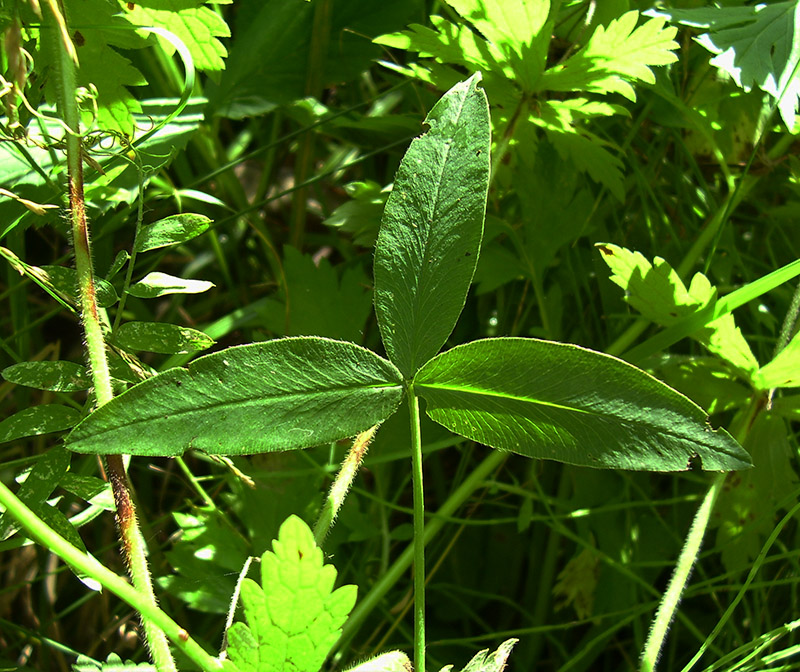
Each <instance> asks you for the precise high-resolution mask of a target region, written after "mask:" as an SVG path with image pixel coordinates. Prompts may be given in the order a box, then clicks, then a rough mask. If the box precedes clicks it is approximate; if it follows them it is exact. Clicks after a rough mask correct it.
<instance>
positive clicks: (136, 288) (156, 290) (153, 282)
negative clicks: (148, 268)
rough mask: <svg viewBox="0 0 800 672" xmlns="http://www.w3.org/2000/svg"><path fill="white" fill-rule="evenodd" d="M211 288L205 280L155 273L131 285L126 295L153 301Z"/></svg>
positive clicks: (196, 292)
mask: <svg viewBox="0 0 800 672" xmlns="http://www.w3.org/2000/svg"><path fill="white" fill-rule="evenodd" d="M212 287H214V283H213V282H208V281H207V280H191V279H189V278H176V277H175V276H174V275H168V274H167V273H160V272H158V271H155V272H153V273H148V274H147V275H146V276H144V277H143V278H142V279H141V280H139V282H137V283H136V284H134V285H131V286H130V288H129V289H128V293H129V294H130V295H131V296H136V297H138V298H140V299H154V298H156V297H159V296H164V295H166V294H200V293H202V292H205V291H208V290H209V289H211V288H212Z"/></svg>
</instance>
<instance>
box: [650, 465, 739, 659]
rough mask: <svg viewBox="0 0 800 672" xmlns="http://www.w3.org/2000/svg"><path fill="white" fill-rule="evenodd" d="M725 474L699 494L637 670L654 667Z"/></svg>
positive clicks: (715, 478) (695, 558) (719, 475)
mask: <svg viewBox="0 0 800 672" xmlns="http://www.w3.org/2000/svg"><path fill="white" fill-rule="evenodd" d="M726 475H727V474H718V475H716V476H715V477H714V480H713V481H712V482H711V487H710V488H709V489H708V492H706V496H705V497H704V498H703V503H702V504H701V505H700V508H699V509H698V510H697V513H696V514H695V517H694V520H693V521H692V527H691V528H690V529H689V534H688V536H687V537H686V542H685V543H684V546H683V548H682V549H681V553H680V555H679V556H678V562H677V564H676V565H675V572H674V573H673V575H672V578H671V579H670V582H669V586H668V587H667V590H666V592H665V593H664V596H663V598H662V599H661V604H660V605H659V607H658V611H657V612H656V617H655V619H653V624H652V626H651V627H650V634H649V635H648V637H647V641H646V642H645V645H644V651H643V653H642V663H641V666H640V668H639V669H640V670H641V672H652V671H653V670H654V669H655V667H656V662H657V661H658V656H659V654H660V653H661V647H662V646H663V645H664V639H665V637H666V635H667V630H669V626H670V624H671V623H672V619H673V618H674V617H675V612H676V610H677V608H678V603H679V602H680V599H681V595H683V591H684V590H685V589H686V584H687V582H688V581H689V575H690V574H691V572H692V568H693V567H694V563H695V561H696V560H697V554H698V553H699V552H700V546H701V545H702V543H703V537H704V536H705V532H706V528H707V527H708V522H709V520H710V519H711V512H712V511H713V510H714V504H716V501H717V498H718V497H719V493H720V492H722V486H723V484H724V483H725V477H726Z"/></svg>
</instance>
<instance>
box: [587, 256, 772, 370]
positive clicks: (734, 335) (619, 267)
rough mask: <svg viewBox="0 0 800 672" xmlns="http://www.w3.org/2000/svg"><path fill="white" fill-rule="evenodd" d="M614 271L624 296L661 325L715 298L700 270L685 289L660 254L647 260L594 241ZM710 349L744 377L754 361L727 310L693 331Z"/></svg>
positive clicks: (752, 366)
mask: <svg viewBox="0 0 800 672" xmlns="http://www.w3.org/2000/svg"><path fill="white" fill-rule="evenodd" d="M598 247H599V249H600V252H601V253H602V257H603V261H605V262H606V264H608V267H609V268H610V269H611V271H612V276H611V281H612V282H613V283H614V284H616V285H619V286H620V287H622V289H624V290H625V300H626V301H627V302H628V303H629V304H630V305H631V306H633V307H634V308H635V309H636V310H638V311H639V312H640V313H641V314H642V315H643V316H644V317H646V318H647V319H649V320H652V321H653V322H655V323H656V324H660V325H661V326H671V325H673V324H676V323H677V322H681V321H682V320H684V319H686V318H687V317H689V316H690V315H692V314H694V313H696V312H698V311H700V310H702V309H703V308H705V307H706V306H707V305H709V304H710V303H711V302H713V301H716V298H717V290H716V288H715V287H713V286H712V285H711V283H710V282H709V280H708V278H707V277H706V276H705V275H703V274H702V273H696V274H695V276H694V277H693V278H692V281H691V283H690V285H689V287H688V289H687V287H686V285H684V284H683V281H682V280H681V279H680V277H678V274H677V273H676V272H675V270H674V269H673V268H672V266H670V265H669V264H668V263H667V262H666V261H664V259H662V258H661V257H656V258H655V259H654V260H653V263H652V264H651V263H650V262H649V261H648V260H647V259H646V258H645V257H644V255H642V254H641V253H639V252H632V251H631V250H627V249H625V248H624V247H619V246H617V245H611V244H608V243H603V244H602V245H599V246H598ZM692 338H695V339H696V340H698V341H700V343H702V344H703V345H704V346H705V347H706V348H708V350H709V351H710V352H712V353H714V354H716V355H718V356H719V357H721V358H722V359H724V360H725V361H727V362H729V363H730V364H732V365H733V366H734V367H736V368H737V369H739V370H740V371H742V372H744V373H745V375H747V376H748V377H749V376H750V375H752V374H753V373H754V372H755V371H756V370H757V369H758V361H757V360H756V358H755V356H754V355H753V352H752V350H751V349H750V346H749V345H748V343H747V341H746V340H745V339H744V336H742V332H741V331H740V330H739V328H738V327H737V326H736V324H735V322H734V319H733V315H731V314H730V313H728V314H726V315H723V316H722V317H719V318H717V319H716V320H714V321H712V322H709V323H708V324H706V325H705V326H704V327H702V328H701V329H699V330H698V331H696V332H695V333H693V334H692Z"/></svg>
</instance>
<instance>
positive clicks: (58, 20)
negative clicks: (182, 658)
mask: <svg viewBox="0 0 800 672" xmlns="http://www.w3.org/2000/svg"><path fill="white" fill-rule="evenodd" d="M47 7H48V11H45V15H46V18H45V22H46V23H45V25H46V26H47V28H49V29H46V30H45V31H44V34H45V35H46V39H49V40H50V47H51V49H52V50H53V51H54V53H55V55H56V59H55V62H56V64H57V70H58V108H59V111H60V112H61V116H62V118H63V120H64V122H65V124H66V126H67V132H66V135H65V139H66V148H67V171H68V180H69V220H70V226H71V230H72V244H73V248H74V250H75V269H76V272H77V276H78V296H79V305H80V310H81V319H82V322H83V329H84V334H85V337H86V352H87V357H88V360H89V369H90V371H91V375H92V383H93V385H94V391H95V397H96V399H97V405H98V406H102V405H103V404H106V403H108V402H109V401H111V399H112V398H113V396H114V390H113V387H112V385H111V374H110V372H109V368H108V358H107V356H106V344H105V339H104V335H103V325H102V321H101V317H100V311H99V309H98V305H97V288H96V283H95V278H94V266H93V263H92V252H91V245H90V238H89V226H88V222H87V220H86V204H85V199H84V192H83V147H82V139H81V136H80V111H79V109H78V102H77V100H76V93H77V83H76V77H75V67H76V64H77V55H76V51H75V47H74V45H73V43H72V41H71V39H70V38H69V30H68V29H67V22H66V18H65V17H64V14H63V13H62V12H61V9H60V7H59V6H58V4H57V3H56V0H48V4H47ZM106 468H107V472H108V480H109V482H110V483H111V488H112V491H113V493H114V502H115V504H116V512H117V523H118V525H119V533H120V540H121V545H122V553H123V556H124V558H125V561H126V564H127V565H128V570H129V572H130V575H131V579H132V580H133V585H134V587H135V589H136V591H137V592H138V593H139V594H140V595H141V596H142V598H143V599H144V600H145V601H146V602H147V603H148V604H149V605H150V606H151V607H152V608H153V609H157V604H156V598H155V593H154V592H153V584H152V580H151V577H150V570H149V568H148V566H147V548H146V545H145V543H144V539H143V538H142V535H141V532H140V530H139V525H138V522H137V519H136V510H135V507H134V504H133V497H132V493H131V485H130V482H129V480H128V475H127V473H126V470H125V464H124V462H123V460H122V457H121V456H120V455H109V456H108V457H107V458H106ZM140 613H142V623H143V625H144V633H145V640H146V643H147V645H148V646H149V648H150V651H151V654H152V657H153V662H154V663H155V664H156V666H157V667H158V669H159V670H163V671H165V672H173V671H175V670H177V668H176V667H175V661H174V660H173V658H172V653H171V651H170V648H169V643H168V641H167V637H166V635H165V634H164V631H163V630H161V628H159V627H158V626H157V625H156V624H155V622H153V621H152V620H151V619H149V618H147V617H145V616H144V612H140Z"/></svg>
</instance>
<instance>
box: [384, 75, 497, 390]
mask: <svg viewBox="0 0 800 672" xmlns="http://www.w3.org/2000/svg"><path fill="white" fill-rule="evenodd" d="M480 79H481V76H480V73H476V74H475V75H473V76H472V77H470V78H469V79H468V80H466V81H463V82H460V83H458V84H456V85H455V86H454V87H453V88H452V89H450V90H449V91H448V92H447V93H445V94H444V96H442V98H441V99H440V100H439V101H438V102H437V103H436V105H434V107H433V109H432V110H431V111H430V113H429V114H428V116H427V117H426V119H425V123H426V124H427V125H428V127H429V130H428V131H427V132H426V133H424V134H423V135H422V136H420V137H418V138H417V139H415V140H414V141H413V142H412V143H411V146H410V147H409V148H408V151H407V152H406V155H405V157H404V158H403V161H402V162H401V164H400V168H399V169H398V170H397V175H396V177H395V182H394V188H393V189H392V193H391V195H390V196H389V199H388V201H387V203H386V208H385V210H384V214H383V220H382V222H381V229H380V232H379V234H378V241H377V243H376V245H375V311H376V314H377V318H378V324H379V326H380V330H381V336H382V337H383V342H384V345H385V346H386V352H387V354H388V356H389V359H390V360H391V361H392V362H394V364H395V365H396V366H397V367H398V368H399V369H400V371H401V372H402V373H403V375H404V376H405V377H406V378H411V377H412V376H413V374H414V372H415V371H416V370H417V369H418V368H419V367H420V366H421V365H422V364H424V363H425V362H426V361H427V360H428V359H430V358H431V357H433V356H434V355H435V354H436V353H437V352H438V351H439V349H440V348H441V347H442V345H443V344H444V342H445V341H446V340H447V337H448V336H449V335H450V333H451V332H452V330H453V328H454V327H455V324H456V321H457V320H458V317H459V315H460V314H461V311H462V309H463V308H464V303H465V301H466V297H467V291H468V290H469V286H470V283H471V282H472V277H473V275H474V273H475V267H476V265H477V261H478V254H479V252H480V245H481V239H482V237H483V222H484V216H485V211H486V198H487V193H488V189H489V152H490V147H491V145H490V142H491V138H490V124H489V106H488V102H487V100H486V95H485V94H484V92H483V89H481V88H478V82H479V81H480Z"/></svg>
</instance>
